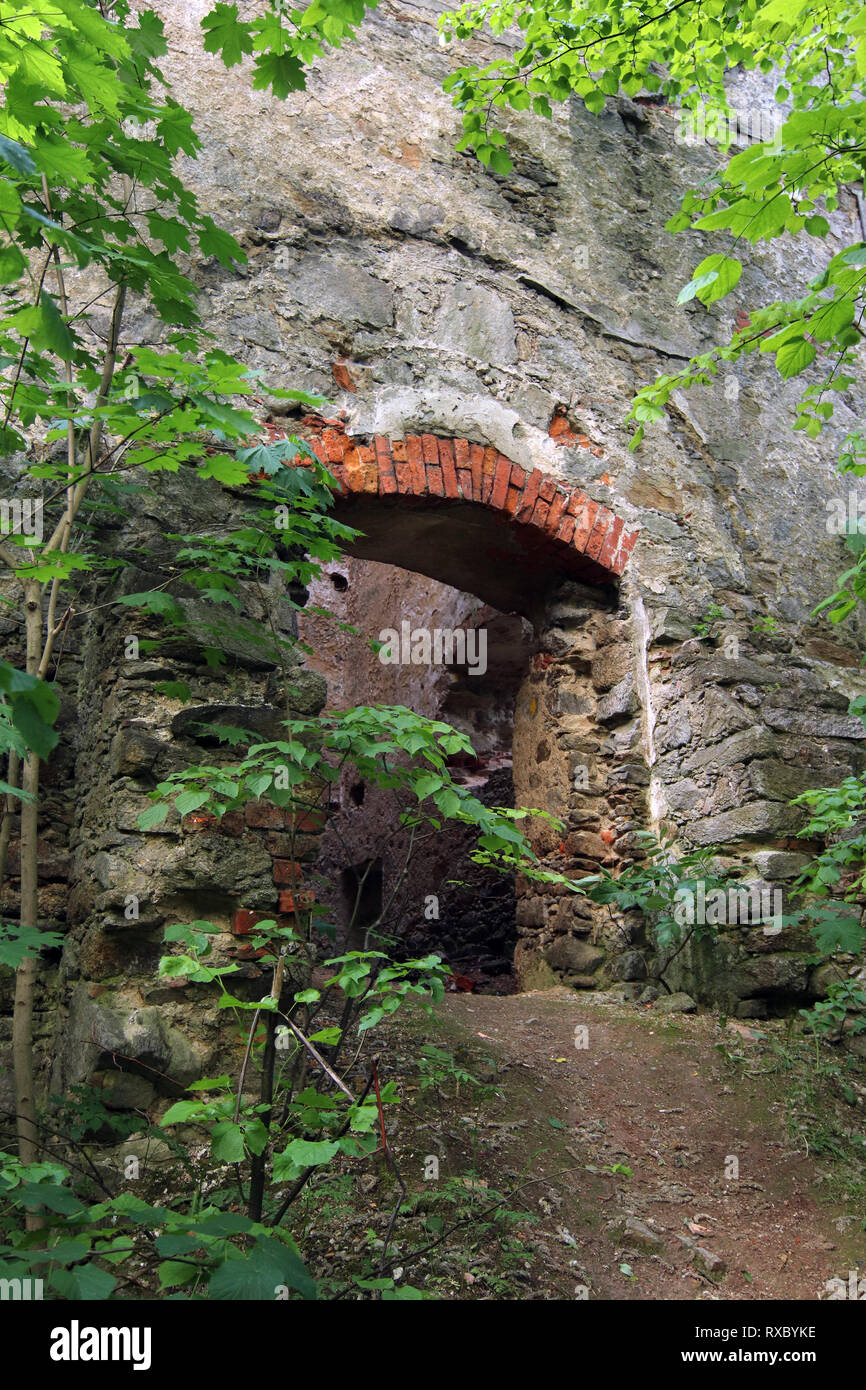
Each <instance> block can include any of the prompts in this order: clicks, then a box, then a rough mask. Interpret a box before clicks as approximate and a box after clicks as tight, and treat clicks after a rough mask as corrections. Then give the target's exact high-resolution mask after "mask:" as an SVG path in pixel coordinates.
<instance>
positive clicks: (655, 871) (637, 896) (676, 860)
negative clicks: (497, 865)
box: [574, 831, 729, 979]
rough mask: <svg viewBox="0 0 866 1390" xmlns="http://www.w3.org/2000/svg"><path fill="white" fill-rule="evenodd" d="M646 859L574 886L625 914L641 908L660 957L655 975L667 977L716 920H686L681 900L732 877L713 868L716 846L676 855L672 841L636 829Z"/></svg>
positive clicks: (725, 885) (708, 933)
mask: <svg viewBox="0 0 866 1390" xmlns="http://www.w3.org/2000/svg"><path fill="white" fill-rule="evenodd" d="M636 838H637V839H638V840H639V842H640V847H641V855H642V857H641V858H640V860H638V861H637V862H636V863H633V864H630V865H629V866H628V867H627V868H625V869H623V870H622V872H621V873H619V874H618V875H616V876H615V875H614V874H612V873H611V872H610V871H608V870H603V871H602V873H601V874H597V875H593V876H591V877H589V878H584V879H578V880H576V882H575V884H574V887H575V888H576V889H578V890H581V891H583V892H585V893H586V895H587V897H589V898H590V899H591V900H592V901H593V902H597V903H604V904H606V905H612V904H615V905H616V907H618V908H619V910H620V911H621V912H629V911H631V910H633V909H635V908H636V909H638V910H639V911H640V912H642V913H643V914H644V915H645V916H646V917H647V918H648V919H649V921H650V922H651V923H652V929H653V935H654V938H655V943H656V949H657V952H658V957H659V959H658V961H657V965H656V970H655V975H656V978H658V979H664V975H665V971H666V970H667V969H668V967H669V966H670V964H671V962H672V961H673V959H674V957H675V956H677V955H679V953H680V951H681V950H682V949H683V947H684V946H685V944H686V942H687V941H691V940H694V941H700V940H701V939H703V938H704V937H707V936H711V935H712V934H713V933H714V932H715V931H716V926H715V925H713V924H712V923H707V922H701V921H699V920H697V916H696V914H694V913H693V914H691V915H692V917H693V918H694V920H693V921H691V922H690V921H688V915H687V914H686V913H684V912H683V911H682V907H683V903H684V902H685V901H686V900H687V899H689V898H691V899H692V900H694V899H696V897H697V894H698V889H699V887H702V889H703V892H704V893H705V894H706V895H707V896H709V894H710V893H712V892H713V891H715V890H716V889H724V890H725V891H727V889H728V887H729V880H728V878H727V877H725V876H723V875H720V874H719V873H718V872H717V871H716V869H715V858H716V855H717V854H718V850H717V849H715V848H714V847H712V846H711V847H709V848H706V849H696V850H691V851H689V852H688V853H682V852H680V853H678V852H677V849H676V846H675V842H674V841H673V839H670V838H665V837H661V838H659V837H657V836H655V835H654V834H652V833H651V832H649V831H638V832H636Z"/></svg>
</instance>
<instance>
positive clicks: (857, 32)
mask: <svg viewBox="0 0 866 1390" xmlns="http://www.w3.org/2000/svg"><path fill="white" fill-rule="evenodd" d="M485 25H487V26H489V27H490V29H491V30H492V31H493V33H494V34H499V33H502V32H504V31H505V30H507V29H513V28H514V27H516V28H517V29H518V30H519V31H520V35H521V37H520V43H519V44H518V46H517V48H516V49H509V50H508V51H507V52H506V53H505V54H504V56H499V57H497V58H496V59H494V61H493V62H491V63H488V64H486V65H484V66H479V65H475V64H471V65H467V66H463V67H460V68H458V69H457V71H456V72H454V73H452V74H451V76H450V77H449V78H448V79H447V80H446V83H445V86H446V89H447V90H449V91H451V92H452V93H453V98H454V103H455V105H456V106H457V107H458V108H459V109H460V111H461V113H462V117H463V138H462V140H461V142H460V145H459V147H458V148H461V149H468V150H472V151H474V153H475V154H476V156H477V157H478V158H479V160H481V162H482V163H483V164H486V165H488V166H489V167H491V168H493V169H494V170H495V171H496V172H497V173H500V174H507V173H508V172H509V170H510V168H511V161H510V159H509V156H508V154H507V150H506V143H507V142H506V139H505V137H504V135H503V134H502V133H501V132H499V131H497V130H495V129H494V128H493V127H492V124H491V123H492V121H493V119H494V118H495V116H496V114H497V112H498V111H499V110H501V109H502V108H503V107H511V108H512V109H514V110H518V111H522V110H529V109H532V110H533V111H534V112H536V113H537V114H539V115H541V116H546V117H549V116H550V115H551V113H552V106H553V104H554V103H559V102H564V101H567V100H569V99H570V98H571V97H573V96H578V97H580V98H581V99H582V100H583V102H584V104H585V106H586V108H587V109H588V110H589V111H592V112H600V111H601V110H603V109H604V105H605V98H606V97H608V96H616V95H617V94H618V93H620V92H622V93H624V94H625V95H626V96H635V95H637V94H638V93H641V92H643V93H658V94H659V95H660V96H661V97H662V98H663V99H664V100H665V102H667V103H668V104H671V105H679V106H680V107H681V108H682V112H683V122H682V124H683V135H684V137H685V138H689V133H690V131H691V132H692V133H693V132H694V131H695V130H698V129H701V127H700V125H698V124H696V123H695V120H694V113H695V112H696V111H698V108H701V114H702V115H703V116H704V117H705V119H704V122H703V131H704V133H705V134H708V132H709V130H710V128H711V129H712V131H713V132H715V135H716V138H717V140H718V143H719V145H720V147H721V148H722V149H723V150H726V149H727V148H728V147H729V145H730V140H731V128H730V125H729V123H728V117H729V116H730V115H731V111H730V107H729V104H728V99H727V94H726V91H725V77H726V73H727V72H728V71H729V70H730V69H732V68H735V67H740V68H745V69H747V70H750V69H758V70H759V71H761V72H763V73H769V72H772V71H774V70H778V71H779V72H780V73H781V74H782V82H781V83H780V84H779V87H778V89H777V92H776V99H777V101H778V102H779V104H780V106H781V105H782V104H785V105H786V106H787V107H788V108H789V109H788V111H787V114H786V115H785V116H784V117H783V116H782V114H781V112H780V113H779V120H778V129H777V130H776V131H774V133H773V137H772V138H771V139H765V138H761V139H759V140H752V141H751V142H750V143H749V144H748V146H747V148H745V149H744V150H741V151H739V152H738V153H735V154H734V155H733V156H732V157H731V158H730V159H729V160H728V162H727V166H726V168H724V170H723V171H720V172H719V173H718V174H715V175H711V176H710V178H709V179H708V180H707V181H705V182H704V183H703V184H702V185H701V186H700V187H699V188H697V189H694V190H692V191H691V192H689V193H687V194H686V196H685V198H684V199H683V202H682V206H681V209H680V211H679V212H678V213H677V214H676V215H675V216H674V217H673V218H672V219H671V221H670V222H669V224H668V229H669V230H670V231H672V232H679V231H683V230H685V229H686V228H689V227H692V228H695V229H697V230H700V231H726V232H728V233H730V235H731V238H732V249H733V250H736V248H737V244H738V243H739V242H741V241H748V242H752V243H757V242H760V241H766V240H772V239H776V238H779V237H782V236H786V235H790V234H797V233H802V234H804V235H807V236H810V237H816V238H823V237H825V236H826V235H827V233H828V231H829V223H828V221H827V217H826V215H825V214H826V213H829V212H832V211H834V210H835V209H836V207H837V206H838V199H839V190H840V189H841V188H843V187H845V186H846V185H848V184H852V183H855V184H856V183H857V182H859V180H860V179H861V178H862V174H863V168H862V148H863V142H864V139H866V101H864V98H863V78H864V74H866V20H864V16H863V10H862V7H861V6H860V5H859V4H858V3H856V0H832V3H830V4H829V5H826V6H824V7H823V8H822V9H821V10H820V12H819V13H816V12H814V10H813V9H812V8H811V7H810V6H808V5H807V4H806V3H802V4H801V3H797V0H769V2H768V0H743V2H742V3H739V4H736V5H733V4H730V3H729V2H728V0H704V3H702V4H701V5H700V6H699V7H696V6H693V5H686V6H683V5H681V4H680V5H671V6H668V7H667V8H664V7H656V8H652V7H649V6H646V5H642V4H634V3H632V0H615V3H612V4H611V3H608V0H579V3H575V0H493V2H492V3H488V0H484V3H481V4H479V3H474V2H473V0H470V3H468V4H466V5H463V6H462V7H461V8H460V9H459V10H455V11H453V12H451V13H450V14H446V15H444V16H443V17H442V19H441V21H440V29H441V33H442V36H443V39H444V40H445V41H448V40H450V39H452V38H457V39H461V40H465V39H468V38H471V36H472V35H474V34H476V33H477V32H478V31H479V30H481V29H482V28H484V27H485ZM707 112H709V116H707ZM765 133H767V132H762V135H763V134H765ZM864 264H866V246H864V245H863V244H862V243H859V242H858V243H856V244H855V245H853V246H851V247H848V248H846V249H843V250H842V251H840V252H839V253H838V254H837V255H835V256H833V257H832V259H830V261H829V264H828V265H827V267H826V269H825V270H824V271H823V272H822V273H821V274H820V275H819V276H818V277H817V278H816V279H815V280H813V281H812V283H811V284H810V285H809V286H808V287H806V288H805V289H804V292H803V293H802V295H801V296H800V297H798V298H796V299H792V300H790V301H778V302H775V303H772V304H768V305H766V306H764V307H763V308H757V309H755V310H754V311H753V312H752V315H751V320H750V323H749V324H748V326H747V327H746V328H743V329H741V330H738V331H737V332H736V333H735V334H734V335H733V337H732V338H731V339H730V341H729V343H728V344H727V345H726V346H723V347H717V348H713V349H711V350H710V351H709V352H706V353H702V354H700V355H699V356H697V357H695V358H694V359H693V360H692V361H691V362H690V363H689V364H688V366H687V367H685V368H684V369H682V370H681V371H679V372H675V373H670V374H667V375H664V376H661V377H659V378H658V379H657V380H656V381H655V382H654V383H653V384H652V385H650V386H647V387H645V388H644V389H643V390H641V391H640V392H639V394H638V395H637V397H636V399H635V401H634V403H633V405H632V409H631V418H632V419H634V420H635V421H636V422H637V430H636V432H635V435H634V438H633V441H632V445H633V447H636V446H637V445H638V444H639V443H640V441H641V439H642V438H643V431H644V427H645V425H646V424H647V423H651V422H653V421H658V420H661V419H662V418H663V416H664V408H665V406H666V405H667V403H668V401H669V400H670V397H671V395H672V393H673V392H674V391H675V390H679V389H684V388H687V387H689V386H691V385H694V384H696V383H705V382H708V381H710V380H712V378H713V377H714V376H715V375H716V374H717V372H718V370H719V367H720V366H721V365H722V364H730V363H734V362H736V361H738V360H739V358H740V357H742V356H744V355H745V354H748V353H754V352H758V351H759V352H762V353H765V352H772V353H773V354H774V357H775V363H776V368H777V370H778V372H779V373H780V375H781V376H782V377H785V378H787V377H793V376H799V375H800V374H801V373H803V372H804V371H806V369H807V368H809V367H810V366H811V365H812V364H813V363H815V364H816V365H817V366H819V367H820V376H819V379H817V380H815V381H813V382H811V383H810V384H808V385H807V386H806V388H805V390H804V392H803V395H802V397H801V400H800V404H799V408H798V412H797V420H796V428H798V429H803V430H805V431H806V433H807V434H808V435H810V436H814V435H816V434H818V433H820V431H821V430H822V428H823V427H824V425H825V424H826V423H827V422H828V421H829V420H830V419H831V418H832V416H833V395H834V393H837V392H840V391H843V392H844V391H846V390H848V388H849V387H850V386H851V384H852V383H853V381H854V375H853V374H852V368H854V365H855V356H854V349H855V348H856V347H857V345H858V344H859V342H860V340H861V331H860V328H859V319H860V316H861V313H862V306H863V302H864V301H863V287H864V271H863V267H864ZM740 272H741V263H740V260H739V258H738V257H737V256H736V255H734V254H729V253H727V252H720V253H713V254H712V255H710V256H707V257H705V258H704V259H703V260H702V261H701V262H700V263H699V264H698V265H697V267H696V268H695V271H694V273H693V276H692V279H691V281H690V282H689V284H688V285H686V286H685V287H684V288H683V289H682V291H681V293H680V295H679V300H678V302H679V303H681V304H682V303H686V302H688V301H689V300H691V299H694V298H697V299H698V300H699V301H700V302H701V303H703V304H704V305H706V306H710V305H712V304H713V303H714V302H715V301H717V300H721V299H723V298H724V297H725V296H726V295H728V294H729V293H730V292H731V290H733V289H734V287H735V286H736V285H737V284H738V282H739V279H740ZM819 359H823V361H819ZM855 447H856V446H854V447H852V448H849V449H847V450H846V451H845V452H846V455H848V456H852V455H853V454H854V451H855ZM857 457H859V452H858V454H857Z"/></svg>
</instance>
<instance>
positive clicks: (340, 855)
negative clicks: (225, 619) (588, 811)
mask: <svg viewBox="0 0 866 1390" xmlns="http://www.w3.org/2000/svg"><path fill="white" fill-rule="evenodd" d="M335 579H340V580H342V581H343V582H342V583H341V584H335V583H334V581H335ZM316 605H321V607H322V608H327V609H329V610H330V611H331V612H332V613H333V614H334V621H328V620H326V619H325V618H323V617H322V616H321V614H315V613H313V612H308V613H307V614H304V615H302V617H301V620H300V622H301V637H302V640H305V641H307V642H308V643H309V644H310V646H311V647H312V648H313V650H314V652H315V654H316V655H315V656H314V658H313V659H312V664H313V665H315V666H316V667H317V668H318V669H319V671H320V672H321V673H322V674H323V675H325V677H326V679H327V681H328V704H329V705H330V706H331V707H337V708H339V707H343V708H346V707H349V706H352V705H355V704H391V705H405V706H407V707H408V708H410V709H413V710H414V711H415V712H416V713H418V714H421V715H424V716H427V717H429V718H433V719H441V720H444V721H446V722H447V723H449V724H451V725H453V726H454V727H455V728H457V729H459V730H460V731H461V732H463V733H465V734H466V735H467V737H468V739H469V741H470V743H471V744H472V747H473V750H474V754H473V755H469V754H467V753H459V754H456V755H454V756H453V757H452V758H450V760H449V765H450V770H451V774H452V776H453V778H454V780H455V781H456V782H458V783H460V784H461V785H463V786H465V787H467V788H468V789H469V790H471V792H472V794H473V795H475V796H477V797H478V798H479V800H481V801H482V802H483V803H484V804H485V805H489V806H505V807H513V806H514V786H513V778H512V736H513V725H514V710H515V700H516V696H517V692H518V689H519V688H520V685H521V682H522V681H523V680H524V679H525V676H526V673H527V670H528V666H529V662H530V658H531V656H532V653H533V651H534V639H533V631H532V628H531V625H530V624H529V623H528V622H527V621H526V619H525V618H522V617H520V616H518V615H516V614H507V613H501V612H499V611H498V610H497V609H494V608H492V607H490V606H489V605H487V604H485V603H483V601H482V600H480V599H478V598H476V597H475V596H474V595H472V594H469V593H466V592H462V591H460V590H457V589H454V588H451V587H450V586H447V585H444V584H440V583H438V582H437V581H435V580H431V579H429V578H427V577H425V576H423V575H420V574H415V573H412V572H410V571H407V570H403V569H400V568H398V567H396V566H391V565H385V564H381V563H378V562H375V561H368V560H361V559H352V560H350V561H348V563H347V562H346V561H343V562H341V564H340V567H339V570H336V569H335V571H334V573H332V574H327V575H324V576H323V577H322V579H321V580H318V581H314V583H313V584H312V585H311V587H310V608H311V609H312V608H313V607H314V606H316ZM404 621H408V622H409V624H410V626H411V628H412V629H413V630H417V629H419V628H423V629H426V630H428V631H430V632H435V631H436V630H437V629H441V630H451V631H455V630H458V629H460V630H462V631H463V632H464V633H466V634H468V633H470V632H473V633H475V634H479V636H477V637H476V638H475V639H474V640H475V643H476V645H474V646H473V645H472V643H470V642H468V641H467V658H468V659H467V660H466V661H464V662H462V664H460V665H458V664H456V663H455V664H444V663H442V664H439V665H438V666H437V665H436V664H435V663H433V664H429V665H415V664H412V663H411V662H410V663H406V664H389V663H383V662H382V661H381V660H380V659H379V657H378V656H377V654H376V652H375V651H373V650H372V649H371V647H370V642H371V641H379V640H380V634H381V633H382V631H383V630H385V629H391V630H396V631H397V632H400V631H401V624H402V623H403V622H404ZM346 624H351V626H352V627H354V628H355V629H356V633H355V634H354V635H353V634H352V633H350V632H348V631H347V629H346V626H345V625H346ZM338 625H339V626H338ZM480 634H483V640H484V644H485V645H484V646H481V645H480V640H481V639H480ZM473 652H474V654H475V659H472V656H471V653H473ZM480 653H483V660H479V659H478V657H479V654H480ZM401 809H402V803H401V802H400V801H399V799H398V798H397V797H396V796H395V794H394V793H393V792H390V791H389V792H383V791H380V790H379V789H378V788H376V787H374V786H372V785H365V784H364V783H363V782H362V781H360V780H359V779H358V776H357V773H356V772H353V770H351V769H347V771H346V774H345V776H344V778H343V779H342V780H341V783H340V786H339V802H338V805H337V806H336V807H335V808H334V811H333V813H332V815H331V818H330V821H329V825H328V827H327V829H326V831H325V834H324V835H323V838H322V844H321V850H320V853H319V857H318V861H317V864H316V883H315V888H316V893H317V897H318V899H319V901H320V902H321V903H322V905H323V906H324V908H325V909H326V911H325V919H326V920H328V921H329V922H330V923H332V924H333V927H334V930H335V936H336V943H337V946H338V947H339V948H340V949H341V950H342V949H349V950H358V949H363V946H364V942H365V940H367V941H368V944H369V945H371V946H372V945H374V944H375V942H374V941H373V940H372V939H370V938H369V937H368V931H369V929H370V926H371V924H372V923H375V922H378V926H377V927H376V928H375V930H377V931H380V932H381V933H382V934H383V936H384V937H385V938H386V939H387V943H388V946H389V949H391V950H393V951H394V953H395V954H396V955H397V956H398V957H403V958H407V957H411V956H416V955H423V954H427V953H429V952H431V951H435V952H437V953H439V954H440V955H442V957H443V958H444V959H445V960H446V962H447V963H448V964H449V965H450V966H451V967H452V969H453V970H454V972H455V974H457V975H459V976H461V977H464V987H466V982H468V981H471V982H472V986H473V987H474V988H476V989H478V990H483V991H485V992H510V991H511V990H512V989H514V988H515V983H514V976H513V970H512V962H513V957H514V950H515V946H516V943H517V926H516V898H515V887H514V880H513V876H512V875H503V874H500V873H498V872H497V871H496V870H492V869H490V868H487V867H484V866H481V865H478V864H476V863H474V862H473V860H472V858H471V852H472V850H473V848H474V847H475V845H476V843H477V837H476V835H475V834H474V833H473V832H472V831H471V830H469V829H468V828H467V827H465V826H461V825H458V824H456V823H452V822H445V823H444V824H443V826H442V829H441V830H440V831H439V832H429V831H428V832H422V833H420V834H419V835H417V836H416V837H415V841H414V843H412V837H411V836H410V835H409V834H408V833H407V832H406V831H405V830H404V829H403V828H402V826H401V825H400V811H401ZM359 887H360V895H359ZM353 916H354V920H353Z"/></svg>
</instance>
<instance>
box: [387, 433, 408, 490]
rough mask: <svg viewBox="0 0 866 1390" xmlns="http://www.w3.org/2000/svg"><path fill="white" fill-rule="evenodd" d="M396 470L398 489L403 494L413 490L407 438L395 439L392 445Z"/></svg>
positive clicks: (392, 455)
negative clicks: (407, 454)
mask: <svg viewBox="0 0 866 1390" xmlns="http://www.w3.org/2000/svg"><path fill="white" fill-rule="evenodd" d="M391 457H392V458H393V460H394V472H395V474H396V475H397V491H398V492H400V493H403V494H406V493H407V492H411V491H412V469H411V468H410V467H409V462H408V459H407V457H406V441H405V439H395V440H394V443H393V444H392V445H391Z"/></svg>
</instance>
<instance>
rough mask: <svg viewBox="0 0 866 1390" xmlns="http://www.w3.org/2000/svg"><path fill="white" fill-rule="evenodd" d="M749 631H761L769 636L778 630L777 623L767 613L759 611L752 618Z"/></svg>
mask: <svg viewBox="0 0 866 1390" xmlns="http://www.w3.org/2000/svg"><path fill="white" fill-rule="evenodd" d="M749 631H750V632H755V633H762V634H763V635H764V636H767V637H770V636H772V634H773V633H774V632H778V631H779V624H778V622H777V621H776V619H775V618H773V617H771V616H770V614H769V613H759V614H758V615H757V617H756V618H755V619H754V621H753V623H752V626H751V628H750V629H749Z"/></svg>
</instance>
